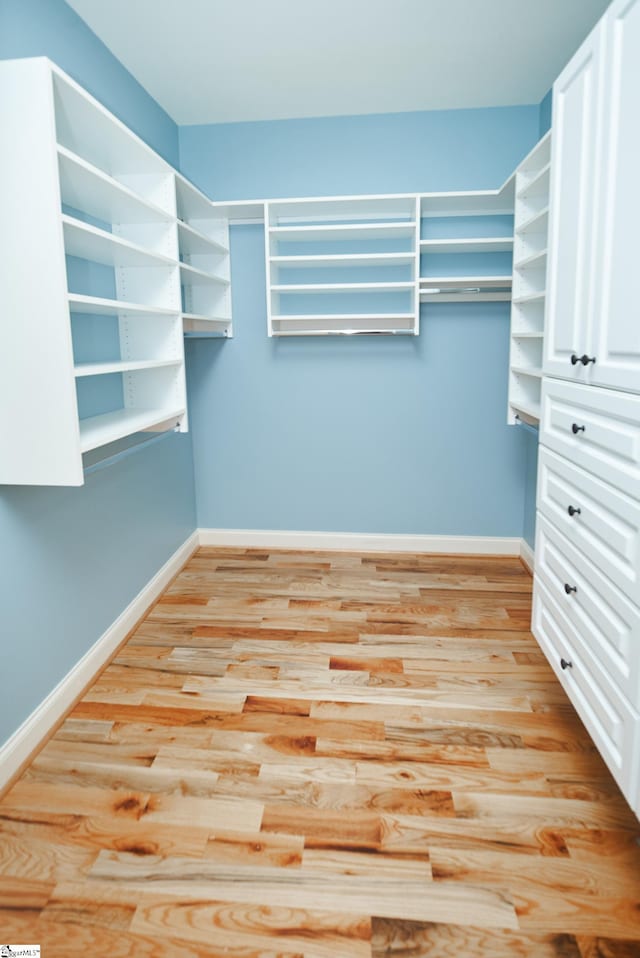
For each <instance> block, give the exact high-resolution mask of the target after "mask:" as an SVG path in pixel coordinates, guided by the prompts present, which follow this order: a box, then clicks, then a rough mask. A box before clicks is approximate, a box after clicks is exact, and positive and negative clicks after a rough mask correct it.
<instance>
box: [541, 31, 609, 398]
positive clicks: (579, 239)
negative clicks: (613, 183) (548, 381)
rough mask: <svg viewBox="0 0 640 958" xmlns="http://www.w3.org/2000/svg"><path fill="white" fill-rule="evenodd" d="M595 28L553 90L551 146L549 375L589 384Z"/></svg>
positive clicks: (598, 38) (598, 36)
mask: <svg viewBox="0 0 640 958" xmlns="http://www.w3.org/2000/svg"><path fill="white" fill-rule="evenodd" d="M602 30H603V27H602V24H600V25H598V26H597V27H596V28H595V30H594V31H593V32H592V33H591V34H590V36H589V37H588V39H587V40H586V41H585V42H584V44H583V45H582V46H581V47H580V50H579V51H578V53H577V54H576V55H575V56H574V57H573V59H572V60H571V61H570V63H569V65H568V66H567V67H566V68H565V70H564V71H563V73H561V74H560V76H559V77H558V79H557V80H556V82H555V84H554V87H553V143H552V146H551V195H550V221H549V265H548V277H547V296H548V300H547V313H546V329H545V348H544V370H545V373H546V374H547V375H550V376H561V377H564V378H566V379H572V380H577V381H581V382H587V381H588V379H589V376H590V373H591V369H592V366H591V365H589V366H583V365H582V364H581V363H577V364H575V365H572V363H571V356H572V355H574V354H575V355H576V356H582V355H585V354H587V350H588V340H587V336H588V328H589V316H590V311H591V308H592V299H591V296H592V279H593V274H592V234H593V193H594V189H595V169H596V155H597V146H598V141H597V127H598V115H599V110H600V104H599V101H600V95H601V86H602V83H601V78H600V73H601V69H602V54H601V44H602Z"/></svg>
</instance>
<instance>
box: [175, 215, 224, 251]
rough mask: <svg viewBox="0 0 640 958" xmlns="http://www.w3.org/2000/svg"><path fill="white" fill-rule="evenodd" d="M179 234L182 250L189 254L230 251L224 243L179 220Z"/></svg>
mask: <svg viewBox="0 0 640 958" xmlns="http://www.w3.org/2000/svg"><path fill="white" fill-rule="evenodd" d="M178 234H179V242H180V250H181V251H182V252H183V253H187V254H194V253H195V254H203V253H205V254H206V253H228V252H229V248H228V247H227V246H225V245H224V243H219V242H218V241H217V240H215V239H212V238H211V237H210V236H206V235H205V234H204V233H202V232H201V231H200V230H197V229H195V228H194V227H193V226H192V225H191V224H190V223H185V222H183V220H178Z"/></svg>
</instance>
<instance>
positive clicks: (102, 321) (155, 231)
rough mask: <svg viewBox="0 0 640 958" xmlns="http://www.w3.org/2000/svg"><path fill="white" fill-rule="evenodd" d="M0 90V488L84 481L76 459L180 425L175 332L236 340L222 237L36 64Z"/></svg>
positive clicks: (162, 171) (202, 203) (116, 129)
mask: <svg viewBox="0 0 640 958" xmlns="http://www.w3.org/2000/svg"><path fill="white" fill-rule="evenodd" d="M0 89H1V93H2V95H1V96H0V127H1V128H2V131H3V136H4V137H5V139H6V142H8V143H10V144H11V149H10V150H3V151H1V153H0V172H1V174H2V178H3V181H4V182H5V183H6V184H8V185H9V188H8V189H7V190H5V191H4V193H3V204H4V206H3V216H2V219H1V220H0V254H1V255H0V288H2V290H3V293H4V297H5V303H4V305H5V310H6V312H5V314H4V315H5V321H4V322H3V323H2V324H0V327H1V331H0V366H1V375H0V383H2V385H1V386H0V390H1V393H2V395H1V399H2V402H3V406H4V408H6V409H10V410H11V415H10V416H5V417H3V424H2V426H1V427H0V446H1V447H2V450H3V455H2V457H1V459H0V482H2V483H13V484H32V485H82V483H83V481H84V465H85V463H84V461H83V455H84V454H85V453H87V452H89V451H93V450H100V449H101V448H102V447H109V446H110V445H111V444H112V443H118V442H120V441H121V440H124V439H126V438H127V437H132V441H133V439H134V438H135V439H136V440H137V439H139V438H140V437H139V436H137V434H138V433H147V432H163V431H168V430H174V429H178V430H180V431H186V429H187V416H186V388H185V372H184V348H183V322H184V325H185V328H186V329H187V330H188V331H189V332H191V331H192V330H195V331H198V332H199V331H200V330H203V329H206V330H207V332H208V333H210V332H211V331H213V332H215V333H217V334H223V335H228V334H230V332H231V307H230V271H229V252H228V228H227V224H226V222H225V221H224V217H222V216H221V215H220V213H219V212H217V211H216V210H215V208H214V206H213V204H212V203H211V202H210V201H209V200H208V199H207V198H206V197H205V196H204V194H202V193H200V191H199V190H197V189H196V188H195V187H194V186H192V185H191V184H190V183H189V182H188V181H187V180H185V179H184V177H182V176H181V175H180V174H178V173H176V171H175V170H174V169H173V168H172V167H171V166H170V165H169V164H168V163H167V162H166V161H165V160H163V159H162V158H161V157H160V156H158V154H156V153H155V152H154V151H153V150H151V149H150V148H149V147H148V146H147V145H146V144H145V143H144V142H143V141H142V140H141V139H139V137H137V136H136V135H135V134H133V133H132V132H131V131H130V130H129V129H127V127H126V126H125V125H124V124H123V123H121V122H120V121H119V120H118V119H117V118H116V117H114V116H113V115H112V114H110V113H109V112H108V111H107V110H106V109H105V108H104V107H102V106H101V105H100V103H98V102H97V101H96V100H95V99H93V97H91V96H89V95H88V94H87V93H86V92H85V91H84V90H82V88H81V87H80V86H78V84H76V83H75V82H74V81H73V80H71V79H70V78H69V77H68V76H66V74H64V73H63V72H62V71H61V70H59V69H58V68H57V67H56V66H55V65H54V64H52V63H51V62H50V61H49V60H47V59H46V58H37V59H31V60H28V59H25V60H16V61H4V62H1V63H0ZM111 451H112V450H110V449H109V448H105V449H104V455H105V458H108V457H109V455H110V453H111Z"/></svg>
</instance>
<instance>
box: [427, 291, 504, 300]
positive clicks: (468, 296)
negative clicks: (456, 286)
mask: <svg viewBox="0 0 640 958" xmlns="http://www.w3.org/2000/svg"><path fill="white" fill-rule="evenodd" d="M510 299H511V293H509V292H507V291H505V290H481V291H480V292H477V293H475V292H467V291H463V290H461V291H460V292H453V293H425V292H424V291H421V293H420V302H421V303H508V302H509V301H510Z"/></svg>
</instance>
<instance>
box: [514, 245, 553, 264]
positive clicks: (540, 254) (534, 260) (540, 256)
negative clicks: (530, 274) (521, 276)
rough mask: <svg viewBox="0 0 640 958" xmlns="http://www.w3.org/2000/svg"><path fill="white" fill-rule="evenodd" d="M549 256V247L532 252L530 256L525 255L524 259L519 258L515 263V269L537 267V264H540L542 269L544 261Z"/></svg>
mask: <svg viewBox="0 0 640 958" xmlns="http://www.w3.org/2000/svg"><path fill="white" fill-rule="evenodd" d="M546 258H547V249H546V247H545V248H544V249H541V250H538V251H537V252H536V253H531V254H530V255H529V256H525V257H524V259H519V260H518V261H517V262H516V263H514V264H513V267H514V269H536V268H537V264H538V263H539V264H540V267H539V268H540V269H542V263H543V262H544V261H545V260H546Z"/></svg>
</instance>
